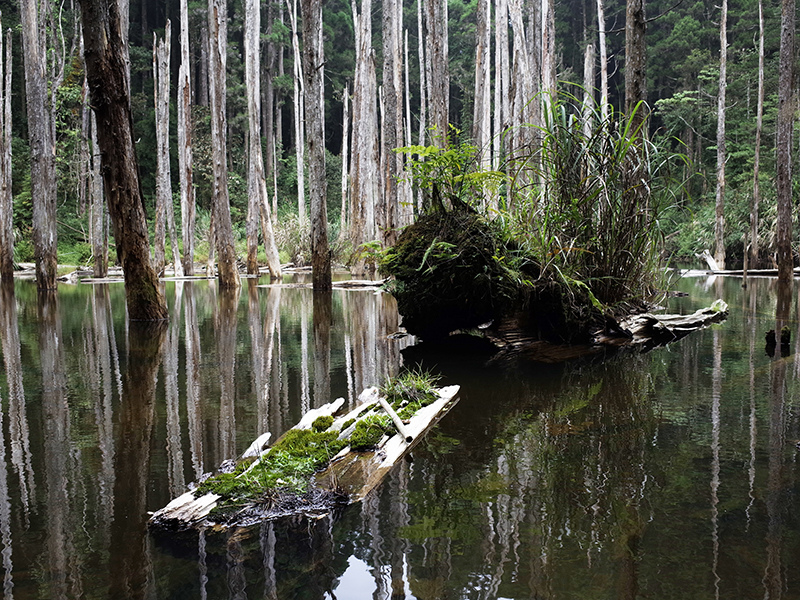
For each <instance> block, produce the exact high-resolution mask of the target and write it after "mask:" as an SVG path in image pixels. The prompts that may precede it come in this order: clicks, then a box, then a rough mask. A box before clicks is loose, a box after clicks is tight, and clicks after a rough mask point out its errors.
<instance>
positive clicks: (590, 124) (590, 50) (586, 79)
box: [583, 44, 595, 139]
mask: <svg viewBox="0 0 800 600" xmlns="http://www.w3.org/2000/svg"><path fill="white" fill-rule="evenodd" d="M594 61H595V56H594V44H586V50H585V51H584V54H583V135H584V136H586V138H587V139H588V138H590V137H591V135H592V130H593V129H594V119H593V115H594Z"/></svg>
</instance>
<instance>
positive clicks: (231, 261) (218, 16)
mask: <svg viewBox="0 0 800 600" xmlns="http://www.w3.org/2000/svg"><path fill="white" fill-rule="evenodd" d="M208 30H209V41H208V43H209V53H208V54H209V80H208V81H209V95H210V97H211V147H212V158H211V160H212V163H213V186H212V190H213V191H212V206H213V208H212V211H213V220H214V239H215V240H216V246H217V265H218V279H219V285H220V287H222V288H238V287H239V286H240V285H241V281H240V279H239V272H238V270H237V268H236V249H235V248H234V245H233V225H232V224H231V206H230V200H229V198H228V160H227V148H228V132H227V128H228V127H227V117H226V114H225V110H226V104H227V102H226V97H225V96H226V93H227V87H226V86H227V74H226V71H225V70H226V67H227V56H226V54H227V51H228V50H227V48H228V37H227V36H228V14H227V2H226V0H209V1H208Z"/></svg>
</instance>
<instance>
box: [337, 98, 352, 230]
mask: <svg viewBox="0 0 800 600" xmlns="http://www.w3.org/2000/svg"><path fill="white" fill-rule="evenodd" d="M349 143H350V90H349V89H348V86H347V84H345V86H344V93H343V94H342V152H341V156H342V212H341V215H340V217H339V239H340V240H344V239H345V238H346V237H347V230H348V219H347V197H348V193H347V192H348V190H349V186H348V182H349V178H348V173H349V172H350V154H349V153H350V151H349Z"/></svg>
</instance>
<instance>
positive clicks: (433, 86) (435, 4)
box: [424, 0, 450, 147]
mask: <svg viewBox="0 0 800 600" xmlns="http://www.w3.org/2000/svg"><path fill="white" fill-rule="evenodd" d="M424 28H425V37H424V39H425V49H426V54H427V63H426V64H427V66H428V73H427V74H426V75H427V80H428V110H429V111H430V123H431V127H434V128H435V133H434V135H435V136H437V137H438V139H437V140H436V141H435V144H436V145H437V146H441V147H444V146H446V145H447V139H448V136H449V135H450V131H449V129H450V68H449V66H448V61H449V41H448V36H447V0H426V3H425V23H424Z"/></svg>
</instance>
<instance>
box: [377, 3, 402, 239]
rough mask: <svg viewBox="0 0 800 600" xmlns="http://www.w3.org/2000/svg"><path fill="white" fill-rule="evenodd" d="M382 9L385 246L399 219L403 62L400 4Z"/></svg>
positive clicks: (381, 220)
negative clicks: (398, 151)
mask: <svg viewBox="0 0 800 600" xmlns="http://www.w3.org/2000/svg"><path fill="white" fill-rule="evenodd" d="M382 10H383V99H384V102H383V107H384V110H383V112H382V116H383V124H384V127H383V130H382V131H381V140H382V143H383V148H382V150H381V157H382V165H381V166H382V175H383V177H382V179H383V203H382V207H381V208H382V209H381V211H379V217H380V218H379V223H378V226H379V228H380V231H381V234H382V241H383V243H384V245H386V246H392V245H394V243H395V241H396V240H397V227H398V219H399V198H398V192H399V186H398V181H397V180H398V178H399V176H400V172H401V171H402V169H403V162H402V157H401V155H400V154H397V153H396V152H394V149H395V148H397V147H398V146H401V145H402V140H403V76H402V68H403V63H402V60H401V58H400V56H401V52H400V47H401V37H402V7H401V3H400V2H399V1H398V0H384V2H383V4H382Z"/></svg>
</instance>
